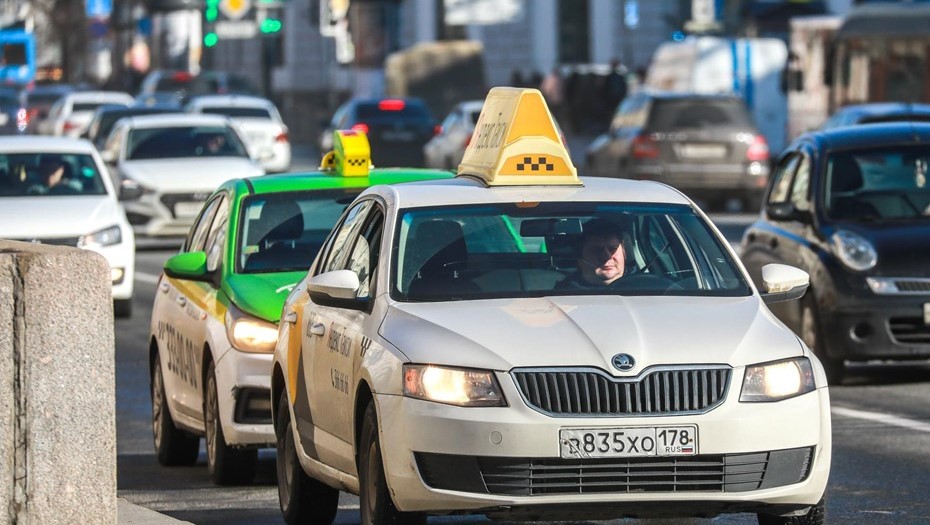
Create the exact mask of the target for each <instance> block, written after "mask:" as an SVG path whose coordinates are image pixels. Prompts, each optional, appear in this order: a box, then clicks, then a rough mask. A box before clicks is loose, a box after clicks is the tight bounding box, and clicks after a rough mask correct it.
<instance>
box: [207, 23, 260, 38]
mask: <svg viewBox="0 0 930 525" xmlns="http://www.w3.org/2000/svg"><path fill="white" fill-rule="evenodd" d="M213 32H214V33H216V36H217V37H219V38H253V37H255V35H257V34H258V24H256V23H255V20H222V21H220V22H217V23H216V24H215V25H214V26H213Z"/></svg>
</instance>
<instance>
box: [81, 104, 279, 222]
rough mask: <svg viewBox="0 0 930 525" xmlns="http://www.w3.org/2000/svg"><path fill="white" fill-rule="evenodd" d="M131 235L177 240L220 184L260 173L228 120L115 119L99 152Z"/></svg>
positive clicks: (209, 117) (175, 116) (177, 117)
mask: <svg viewBox="0 0 930 525" xmlns="http://www.w3.org/2000/svg"><path fill="white" fill-rule="evenodd" d="M100 154H101V156H102V157H103V159H104V161H106V162H107V163H108V164H109V165H110V169H111V171H112V173H111V176H113V178H114V179H115V180H117V181H119V184H120V192H121V193H120V194H121V198H122V199H123V202H124V203H125V204H124V205H125V207H126V217H127V218H128V219H129V223H130V224H132V226H133V229H134V230H135V232H136V235H142V236H146V237H179V236H183V235H186V234H187V232H188V230H189V229H190V227H191V225H192V224H193V223H194V219H195V218H196V217H197V214H198V213H199V212H200V209H201V208H202V207H203V204H204V202H206V200H207V197H209V196H210V194H211V193H213V190H215V189H216V188H217V187H218V186H219V185H220V184H222V183H223V182H225V181H227V180H230V179H235V178H241V177H252V176H255V175H264V173H265V170H263V169H262V168H261V166H259V165H258V164H256V163H255V161H254V160H252V157H251V156H250V155H249V151H248V149H247V148H246V146H245V144H244V143H243V141H242V137H241V136H240V135H239V132H238V130H237V128H236V126H235V125H234V124H233V122H232V121H231V120H230V119H229V118H228V117H223V116H219V115H191V114H186V113H177V114H172V113H169V114H164V115H143V116H137V117H128V118H123V119H120V120H119V121H117V123H116V125H115V126H114V127H113V131H111V132H110V136H109V137H108V138H107V141H106V143H105V144H104V147H103V149H102V150H101V151H100Z"/></svg>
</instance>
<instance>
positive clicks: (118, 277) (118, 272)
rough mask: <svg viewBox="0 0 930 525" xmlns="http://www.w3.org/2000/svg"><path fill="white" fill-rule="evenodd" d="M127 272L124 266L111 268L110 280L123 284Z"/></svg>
mask: <svg viewBox="0 0 930 525" xmlns="http://www.w3.org/2000/svg"><path fill="white" fill-rule="evenodd" d="M125 275H126V272H125V271H124V270H123V269H122V268H110V280H111V281H112V282H113V284H121V283H122V282H123V277H124V276H125Z"/></svg>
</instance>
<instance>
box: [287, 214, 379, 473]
mask: <svg viewBox="0 0 930 525" xmlns="http://www.w3.org/2000/svg"><path fill="white" fill-rule="evenodd" d="M373 205H374V204H373V201H371V200H364V201H360V202H358V203H356V204H355V205H353V206H352V207H351V208H349V210H348V211H347V212H346V214H345V215H344V219H343V220H342V222H341V224H340V225H339V226H338V227H337V228H336V229H335V230H334V232H333V233H332V234H331V235H330V240H329V241H328V242H327V247H326V248H325V250H324V252H323V253H322V254H321V256H320V257H321V259H320V264H318V265H316V268H315V273H316V274H320V273H324V272H328V271H334V270H341V269H345V268H347V267H349V265H350V264H352V260H353V259H352V258H353V256H354V255H355V245H356V244H357V242H358V240H359V237H360V235H361V234H362V232H363V228H364V226H365V225H366V222H367V218H368V214H369V211H370V210H371V208H372V206H373ZM363 289H366V287H365V286H362V287H360V291H362V290H363ZM367 315H368V314H367V313H365V312H361V311H358V310H348V309H344V308H337V307H334V306H323V305H320V304H317V303H315V302H313V300H312V299H311V300H309V301H307V302H306V304H305V305H304V311H303V316H302V317H303V322H304V330H303V334H302V336H301V354H302V356H301V357H302V359H303V362H304V367H303V377H302V378H301V379H302V381H303V384H304V387H305V389H306V392H307V397H308V401H309V407H308V408H309V413H305V414H301V413H299V412H298V407H297V406H296V405H295V408H294V410H295V414H296V415H297V416H298V418H299V419H298V430H299V431H300V433H301V436H305V435H312V436H313V449H314V450H315V451H316V453H317V455H318V458H319V459H320V460H321V461H323V462H324V463H326V464H327V465H330V466H332V467H335V468H337V469H339V470H342V471H344V472H354V471H355V459H354V452H353V449H352V432H351V428H352V420H353V413H352V408H353V401H354V399H353V397H354V396H353V394H352V393H353V392H354V389H355V385H354V383H353V378H354V375H355V374H354V365H355V356H356V355H357V353H358V352H359V351H360V349H361V334H360V326H361V325H362V323H363V321H364V319H365V317H367ZM301 420H303V421H301ZM304 421H306V422H312V425H313V427H314V428H313V429H312V434H307V433H306V432H308V431H310V429H306V428H301V426H302V423H303V422H304Z"/></svg>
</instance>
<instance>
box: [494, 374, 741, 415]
mask: <svg viewBox="0 0 930 525" xmlns="http://www.w3.org/2000/svg"><path fill="white" fill-rule="evenodd" d="M512 374H513V377H514V379H515V380H516V383H517V387H518V388H519V390H520V394H521V395H522V396H523V400H524V401H525V402H526V403H527V405H529V406H530V407H532V408H534V409H536V410H538V411H540V412H543V413H545V414H549V415H553V416H557V417H566V416H624V415H645V414H655V415H670V414H682V413H698V412H706V411H708V410H710V409H712V408H714V407H715V406H717V405H719V404H720V403H722V402H723V400H724V399H725V398H726V393H727V387H728V386H729V383H730V368H723V367H704V368H697V367H689V368H680V369H656V370H652V371H646V372H645V373H644V374H643V375H641V376H639V377H635V378H615V377H611V376H609V375H607V374H606V373H605V372H604V371H602V370H598V369H545V370H527V369H523V370H515V371H513V372H512Z"/></svg>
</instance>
